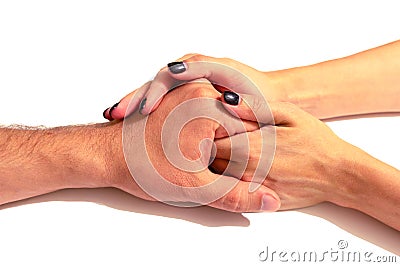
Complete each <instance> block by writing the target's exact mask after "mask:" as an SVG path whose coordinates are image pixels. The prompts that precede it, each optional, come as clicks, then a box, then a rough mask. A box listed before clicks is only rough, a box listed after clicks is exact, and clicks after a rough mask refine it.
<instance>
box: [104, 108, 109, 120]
mask: <svg viewBox="0 0 400 267" xmlns="http://www.w3.org/2000/svg"><path fill="white" fill-rule="evenodd" d="M107 110H108V108H106V109H105V110H104V111H103V117H104V119H106V120H108V118H107V117H106V112H107Z"/></svg>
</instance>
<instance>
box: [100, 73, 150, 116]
mask: <svg viewBox="0 0 400 267" xmlns="http://www.w3.org/2000/svg"><path fill="white" fill-rule="evenodd" d="M150 84H151V82H150V81H149V82H147V83H145V84H143V85H142V86H141V87H140V88H138V89H136V90H135V91H133V92H131V93H129V94H128V95H126V96H125V97H124V98H122V99H121V101H120V102H118V103H117V104H115V105H114V106H112V107H111V108H108V109H106V110H105V111H104V113H103V116H104V117H105V118H106V119H109V120H113V119H115V120H117V119H123V118H125V117H127V116H129V115H131V114H132V113H133V112H134V111H135V110H137V108H138V106H139V103H140V101H141V99H142V97H143V96H144V94H145V93H146V92H147V90H148V88H149V86H150Z"/></svg>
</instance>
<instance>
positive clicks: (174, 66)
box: [167, 61, 186, 74]
mask: <svg viewBox="0 0 400 267" xmlns="http://www.w3.org/2000/svg"><path fill="white" fill-rule="evenodd" d="M167 66H168V69H169V71H170V72H172V73H173V74H178V73H182V72H184V71H185V70H186V66H185V63H183V62H182V61H179V62H171V63H168V65H167Z"/></svg>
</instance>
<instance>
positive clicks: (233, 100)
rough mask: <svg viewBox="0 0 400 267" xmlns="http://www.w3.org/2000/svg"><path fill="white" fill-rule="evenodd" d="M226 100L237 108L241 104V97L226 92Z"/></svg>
mask: <svg viewBox="0 0 400 267" xmlns="http://www.w3.org/2000/svg"><path fill="white" fill-rule="evenodd" d="M224 100H225V102H226V103H228V104H229V105H233V106H237V105H238V104H239V95H238V94H236V93H234V92H230V91H225V92H224Z"/></svg>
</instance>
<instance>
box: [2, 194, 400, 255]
mask: <svg viewBox="0 0 400 267" xmlns="http://www.w3.org/2000/svg"><path fill="white" fill-rule="evenodd" d="M48 201H78V202H82V201H86V202H93V203H97V204H100V205H105V206H108V207H111V208H114V209H118V210H124V211H129V212H135V213H142V214H149V215H155V216H163V217H168V218H176V219H180V220H185V221H189V222H192V223H197V224H200V225H203V226H208V227H220V226H238V227H247V226H249V225H250V221H249V220H248V219H247V218H246V217H244V216H243V215H242V214H240V213H232V212H227V211H223V210H218V209H214V208H211V207H207V206H202V207H195V208H181V207H175V206H170V205H167V204H163V203H159V202H151V201H146V200H142V199H139V198H136V197H134V196H131V195H129V194H128V193H125V192H123V191H121V190H118V189H114V188H98V189H66V190H60V191H57V192H53V193H49V194H46V195H42V196H38V197H34V198H30V199H26V200H21V201H17V202H13V203H9V204H5V205H2V206H1V207H0V210H1V209H7V208H12V207H17V206H20V205H27V204H33V203H40V202H48ZM298 211H299V212H302V213H306V214H309V215H313V216H317V217H320V218H323V219H325V220H327V221H329V222H331V223H333V224H335V225H336V226H338V227H340V228H341V229H343V230H345V231H347V232H349V233H351V234H353V235H355V236H358V237H360V238H362V239H364V240H366V241H368V242H371V243H373V244H375V245H377V246H379V247H381V248H383V249H385V250H388V251H390V252H392V253H394V254H397V255H400V246H399V240H400V232H398V231H396V230H395V229H393V228H391V227H388V226H387V225H385V224H383V223H381V222H379V221H378V220H376V219H374V218H372V217H370V216H368V215H366V214H364V213H361V212H359V211H356V210H352V209H348V208H343V207H339V206H336V205H334V204H331V203H321V204H319V205H316V206H313V207H308V208H303V209H299V210H298ZM281 212H284V211H281Z"/></svg>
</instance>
